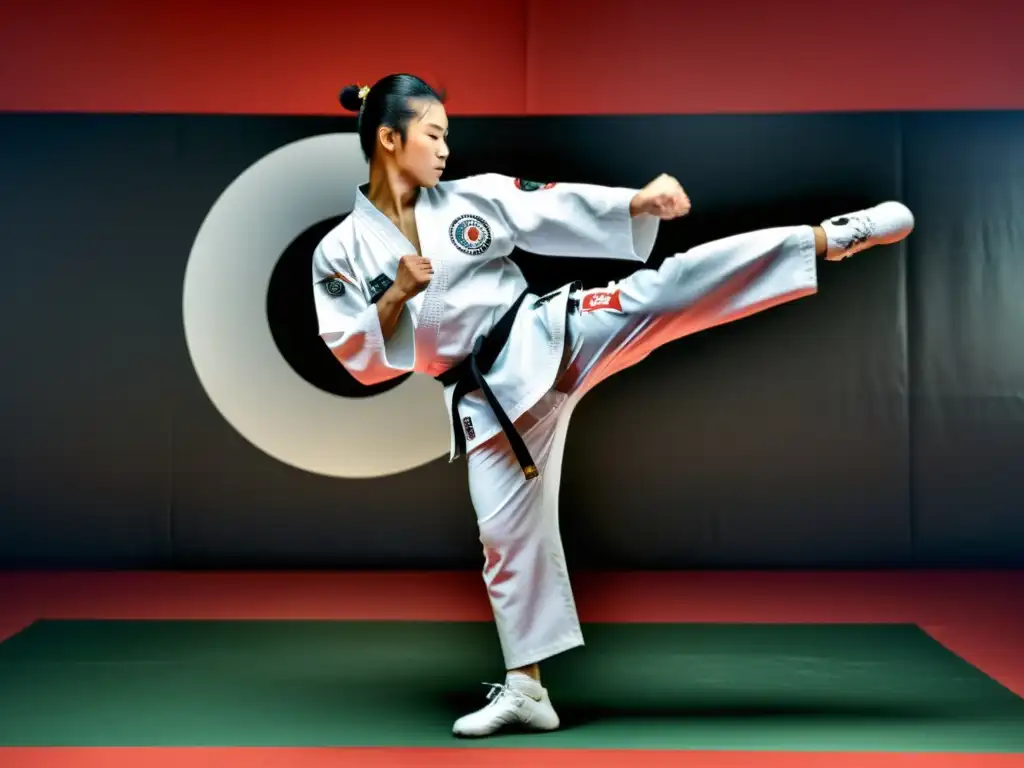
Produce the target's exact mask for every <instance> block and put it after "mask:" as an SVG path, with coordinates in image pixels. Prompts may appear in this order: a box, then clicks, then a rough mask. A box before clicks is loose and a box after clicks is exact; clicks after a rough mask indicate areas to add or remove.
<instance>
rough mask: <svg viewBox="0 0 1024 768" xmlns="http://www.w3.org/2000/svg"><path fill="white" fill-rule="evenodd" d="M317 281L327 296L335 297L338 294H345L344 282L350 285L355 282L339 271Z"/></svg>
mask: <svg viewBox="0 0 1024 768" xmlns="http://www.w3.org/2000/svg"><path fill="white" fill-rule="evenodd" d="M317 282H318V283H319V284H320V286H321V287H322V288H323V289H324V292H325V293H326V294H327V295H328V296H330V297H332V298H335V299H336V298H338V297H339V296H344V295H345V283H349V284H350V285H354V284H355V283H353V282H352V281H351V280H350V279H349V278H347V277H345V275H343V274H341V272H335V273H334V274H332V275H328V276H327V277H325V278H322V279H321V280H318V281H317Z"/></svg>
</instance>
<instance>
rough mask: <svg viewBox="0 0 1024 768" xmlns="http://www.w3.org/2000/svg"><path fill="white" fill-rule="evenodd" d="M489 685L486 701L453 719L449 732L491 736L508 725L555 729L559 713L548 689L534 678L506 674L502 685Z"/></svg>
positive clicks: (536, 729)
mask: <svg viewBox="0 0 1024 768" xmlns="http://www.w3.org/2000/svg"><path fill="white" fill-rule="evenodd" d="M490 685H491V692H490V693H489V694H488V695H487V698H488V702H487V704H486V705H485V706H484V707H483V708H482V709H478V710H477V711H476V712H472V713H471V714H468V715H466V716H464V717H460V718H459V719H458V720H456V721H455V726H454V727H453V728H452V733H454V734H455V735H456V736H462V737H480V736H490V735H492V734H494V733H497V732H498V731H499V730H501V729H503V728H506V727H510V726H514V727H518V728H525V729H527V730H534V731H553V730H555V729H556V728H558V714H557V713H556V712H555V708H554V707H553V706H551V699H550V698H549V697H548V692H547V689H546V688H544V687H543V686H542V685H541V684H540V683H538V682H537V681H536V680H533V679H531V678H529V677H527V676H526V675H509V676H508V678H507V679H506V680H505V684H504V685H494V684H490Z"/></svg>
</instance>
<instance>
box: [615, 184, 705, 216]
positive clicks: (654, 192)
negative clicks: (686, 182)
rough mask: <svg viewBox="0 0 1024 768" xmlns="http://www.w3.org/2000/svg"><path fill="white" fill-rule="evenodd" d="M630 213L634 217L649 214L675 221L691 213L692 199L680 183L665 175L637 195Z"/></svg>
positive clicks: (631, 203) (630, 206) (631, 205)
mask: <svg viewBox="0 0 1024 768" xmlns="http://www.w3.org/2000/svg"><path fill="white" fill-rule="evenodd" d="M629 212H630V213H631V214H632V215H633V216H638V215H639V214H641V213H647V214H650V215H651V216H657V217H658V218H659V219H674V218H676V217H678V216H685V215H686V214H688V213H689V212H690V198H689V197H687V196H686V193H685V192H684V191H683V188H682V186H680V184H679V182H678V181H676V180H675V179H674V178H673V177H671V176H669V175H667V174H664V173H663V174H661V176H659V177H658V178H656V179H655V180H654V181H652V182H651V183H650V184H648V185H647V186H646V187H644V188H643V189H641V190H640V191H639V192H637V193H636V195H635V196H634V197H633V200H632V201H631V202H630V205H629Z"/></svg>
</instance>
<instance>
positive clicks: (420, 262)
mask: <svg viewBox="0 0 1024 768" xmlns="http://www.w3.org/2000/svg"><path fill="white" fill-rule="evenodd" d="M433 276H434V267H433V265H431V263H430V259H427V258H424V257H423V256H416V255H412V256H403V257H402V258H401V259H399V261H398V272H397V274H396V275H395V290H396V291H397V292H398V294H399V296H401V298H402V300H403V301H406V300H408V299H411V298H412V297H413V296H415V295H416V294H418V293H420V292H421V291H422V290H423V289H424V288H426V287H427V284H428V283H430V279H431V278H432V277H433Z"/></svg>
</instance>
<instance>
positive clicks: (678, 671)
mask: <svg viewBox="0 0 1024 768" xmlns="http://www.w3.org/2000/svg"><path fill="white" fill-rule="evenodd" d="M586 633H587V641H588V644H587V647H586V648H584V649H581V650H577V651H572V652H570V653H568V654H565V655H563V656H562V657H559V658H557V659H555V660H553V661H552V662H550V663H549V664H548V665H546V666H545V669H544V674H545V682H546V684H547V685H548V686H549V688H550V689H551V690H552V694H553V697H554V702H555V704H556V706H557V707H558V709H559V713H560V715H561V716H562V719H563V721H564V725H565V727H564V729H563V730H561V731H559V732H555V733H550V734H529V735H511V736H504V737H499V738H494V739H488V740H484V741H472V742H466V741H459V740H455V739H453V738H452V737H451V735H450V733H451V724H452V721H453V720H454V719H455V718H456V717H457V716H458V715H460V714H463V713H464V712H467V711H469V710H470V709H475V708H476V707H478V706H480V705H481V704H482V703H483V701H484V695H485V694H486V691H487V689H486V688H484V687H483V686H481V685H479V683H480V682H482V681H497V680H498V679H500V677H501V674H500V655H499V653H498V645H497V640H496V638H495V635H494V629H493V627H492V626H491V625H490V624H477V623H421V622H332V621H40V622H37V623H36V624H33V625H32V626H31V627H28V628H27V629H26V630H25V631H23V632H22V633H20V634H18V635H16V636H14V637H13V638H10V639H9V640H7V641H6V642H4V643H2V644H0V745H21V746H65V745H78V746H94V745H99V746H129V745H130V746H137V745H141V746H182V745H194V746H270V745H275V746H276V745H280V746H339V745H340V746H438V745H447V746H452V745H465V746H473V747H491V746H522V747H533V746H544V747H567V748H568V747H571V748H598V747H605V748H615V747H620V748H648V749H655V748H669V749H772V750H819V749H824V750H844V751H845V750H889V751H979V752H1024V700H1022V699H1021V698H1019V697H1017V696H1015V695H1014V694H1013V693H1011V692H1010V691H1008V690H1006V689H1005V688H1003V687H1001V686H1000V685H998V684H997V683H996V682H994V681H993V680H991V679H990V678H988V677H986V676H985V675H984V674H982V673H981V672H980V671H979V670H977V669H976V668H974V667H972V666H970V665H969V664H967V663H966V662H964V661H963V660H961V659H960V658H958V657H957V656H955V655H954V654H952V653H950V652H948V651H946V650H945V649H944V648H942V647H941V646H940V645H938V644H937V643H935V642H934V641H933V640H931V639H930V638H929V637H928V636H927V635H926V634H925V633H924V632H922V631H921V630H919V629H918V628H916V627H913V626H892V625H871V626H866V625H829V626H822V625H776V626H765V625H695V624H653V625H652V624H617V625H607V624H604V625H600V624H599V625H591V626H588V627H587V628H586Z"/></svg>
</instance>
